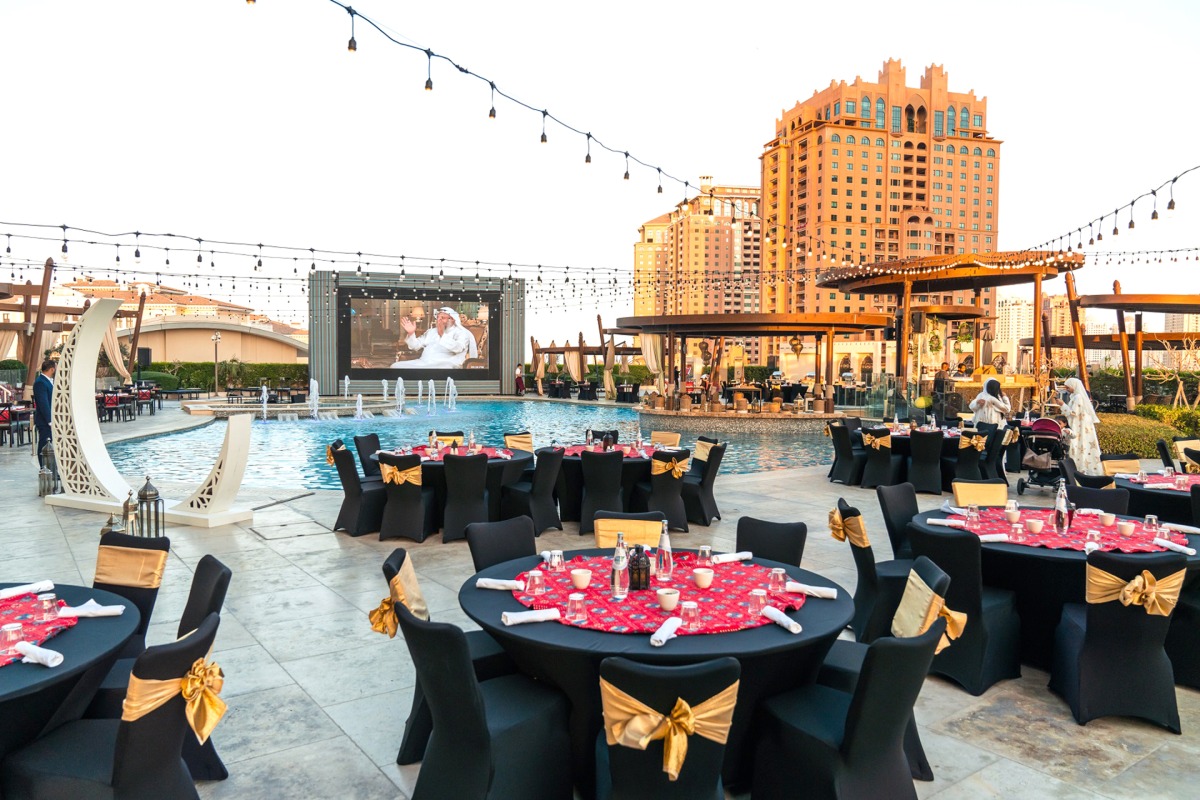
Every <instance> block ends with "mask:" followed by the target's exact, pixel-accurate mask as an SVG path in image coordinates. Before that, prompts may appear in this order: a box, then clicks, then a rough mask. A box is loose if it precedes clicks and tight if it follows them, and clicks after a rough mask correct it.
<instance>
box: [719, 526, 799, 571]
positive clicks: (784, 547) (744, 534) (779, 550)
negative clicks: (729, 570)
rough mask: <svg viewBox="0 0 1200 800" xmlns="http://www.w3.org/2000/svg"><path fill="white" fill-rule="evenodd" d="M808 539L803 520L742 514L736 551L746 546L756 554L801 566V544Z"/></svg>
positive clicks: (738, 527) (757, 556)
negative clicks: (775, 519) (760, 517)
mask: <svg viewBox="0 0 1200 800" xmlns="http://www.w3.org/2000/svg"><path fill="white" fill-rule="evenodd" d="M807 540H808V525H806V524H804V523H803V522H768V521H767V520H765V519H755V518H754V517H741V518H739V519H738V524H737V543H736V545H735V546H734V549H735V550H737V551H738V552H741V551H742V550H749V551H750V552H752V553H754V556H755V557H756V558H766V559H769V560H771V561H782V562H783V563H784V564H795V565H796V566H797V567H798V566H800V559H801V558H803V557H804V544H805V542H806V541H807Z"/></svg>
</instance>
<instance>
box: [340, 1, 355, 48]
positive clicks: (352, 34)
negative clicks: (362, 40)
mask: <svg viewBox="0 0 1200 800" xmlns="http://www.w3.org/2000/svg"><path fill="white" fill-rule="evenodd" d="M343 7H344V8H345V9H346V13H348V14H349V15H350V44H348V45H346V49H347V50H349V51H350V52H351V53H357V52H358V42H356V41H354V17H355V14H356V13H357V12H355V10H354V9H353V8H351V7H350V6H343Z"/></svg>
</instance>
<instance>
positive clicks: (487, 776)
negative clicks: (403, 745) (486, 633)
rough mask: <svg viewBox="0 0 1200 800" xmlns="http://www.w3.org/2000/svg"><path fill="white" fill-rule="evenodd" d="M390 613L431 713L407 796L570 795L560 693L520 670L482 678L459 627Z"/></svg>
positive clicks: (537, 799) (424, 799) (461, 799)
mask: <svg viewBox="0 0 1200 800" xmlns="http://www.w3.org/2000/svg"><path fill="white" fill-rule="evenodd" d="M395 613H396V618H397V622H398V624H399V626H400V630H401V632H402V633H403V634H404V643H405V644H406V645H407V646H408V652H409V654H410V655H411V657H412V662H413V666H414V668H415V669H416V673H417V680H418V682H419V683H420V685H421V689H422V691H423V693H424V697H425V700H426V702H427V703H428V706H429V713H430V718H431V720H432V728H431V733H430V735H429V741H428V744H427V745H426V747H425V752H424V756H423V758H422V760H421V770H420V772H419V773H418V775H417V783H416V786H415V788H414V789H413V793H412V799H413V800H493V799H494V800H508V799H509V798H521V800H543V798H544V800H562V799H563V798H568V797H570V796H571V751H570V739H569V737H567V736H566V735H565V732H566V731H567V725H568V718H569V715H570V706H569V704H568V703H567V699H566V697H565V696H564V695H563V694H562V693H561V692H559V691H557V690H556V689H552V688H550V687H549V686H548V685H547V684H545V683H543V682H539V681H535V680H533V679H532V678H527V677H525V676H524V675H505V676H503V677H499V678H492V679H490V680H483V681H481V680H479V679H478V678H477V677H476V676H475V669H474V666H473V665H472V663H471V652H470V647H469V645H468V644H467V638H466V636H465V635H464V634H463V632H462V631H461V630H459V629H458V628H457V627H455V626H454V625H449V624H446V623H439V622H428V621H425V620H421V619H418V618H417V617H415V616H413V614H412V613H411V612H410V611H409V610H408V609H407V608H405V607H404V606H403V605H398V606H396V607H395ZM465 754H469V757H467V756H466V755H465Z"/></svg>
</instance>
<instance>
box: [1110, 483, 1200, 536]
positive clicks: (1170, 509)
mask: <svg viewBox="0 0 1200 800" xmlns="http://www.w3.org/2000/svg"><path fill="white" fill-rule="evenodd" d="M1163 480H1165V479H1163ZM1113 482H1114V483H1115V484H1116V485H1117V488H1118V489H1128V490H1129V515H1130V516H1133V517H1145V516H1146V515H1147V514H1156V515H1157V516H1158V519H1159V521H1160V522H1178V523H1180V524H1181V525H1195V524H1196V522H1195V520H1193V519H1192V495H1191V493H1190V492H1179V491H1176V490H1175V489H1147V488H1146V487H1145V486H1143V485H1142V484H1140V483H1134V482H1132V481H1130V480H1127V479H1125V478H1114V479H1113Z"/></svg>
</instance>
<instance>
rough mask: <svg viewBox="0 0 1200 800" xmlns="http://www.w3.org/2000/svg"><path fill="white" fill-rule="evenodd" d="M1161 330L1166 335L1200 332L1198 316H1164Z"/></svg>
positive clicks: (1199, 318)
mask: <svg viewBox="0 0 1200 800" xmlns="http://www.w3.org/2000/svg"><path fill="white" fill-rule="evenodd" d="M1163 330H1164V331H1166V332H1167V333H1196V332H1200V314H1164V315H1163Z"/></svg>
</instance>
